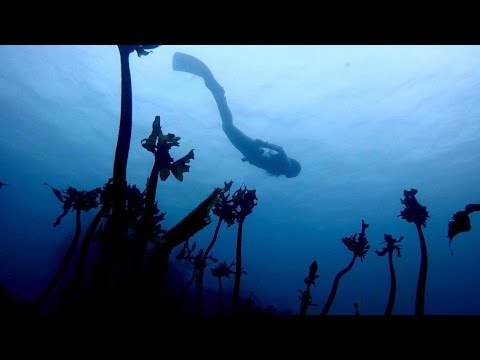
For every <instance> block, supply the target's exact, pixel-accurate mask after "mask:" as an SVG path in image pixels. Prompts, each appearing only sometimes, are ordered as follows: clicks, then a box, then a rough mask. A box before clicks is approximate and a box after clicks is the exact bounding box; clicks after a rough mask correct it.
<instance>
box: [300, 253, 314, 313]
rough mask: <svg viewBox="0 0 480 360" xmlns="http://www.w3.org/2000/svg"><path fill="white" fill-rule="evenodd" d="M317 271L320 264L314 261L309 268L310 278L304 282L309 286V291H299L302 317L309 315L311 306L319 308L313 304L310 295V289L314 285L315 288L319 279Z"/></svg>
mask: <svg viewBox="0 0 480 360" xmlns="http://www.w3.org/2000/svg"><path fill="white" fill-rule="evenodd" d="M317 271H318V264H317V262H316V261H314V262H312V264H311V265H310V267H309V272H308V276H307V277H306V278H305V280H303V282H304V283H305V285H307V289H306V290H304V291H302V290H298V291H299V292H300V316H305V315H307V311H308V307H309V306H318V305H317V304H313V303H312V295H311V294H310V287H311V286H312V285H313V286H315V280H316V279H318V275H317Z"/></svg>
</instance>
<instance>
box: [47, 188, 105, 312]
mask: <svg viewBox="0 0 480 360" xmlns="http://www.w3.org/2000/svg"><path fill="white" fill-rule="evenodd" d="M45 185H47V186H49V187H50V188H51V189H52V191H53V193H54V195H55V196H56V197H57V199H58V200H60V201H61V202H62V203H63V206H62V208H63V213H62V214H60V215H59V216H58V217H57V219H56V220H55V223H54V224H53V226H54V227H56V226H58V225H60V222H61V220H62V218H63V217H65V216H66V215H67V214H68V212H69V211H70V210H74V211H75V212H76V222H75V224H76V226H75V235H74V236H73V240H72V243H71V244H70V246H69V248H68V250H67V252H66V254H65V256H64V257H63V260H62V262H61V264H60V267H59V268H58V270H57V272H56V273H55V276H54V277H53V278H52V280H51V281H50V282H49V284H48V286H47V287H46V288H45V290H44V291H43V292H42V294H41V295H40V298H39V300H38V303H39V305H42V304H43V303H44V301H45V300H46V299H47V297H48V295H49V294H50V292H51V291H52V290H53V289H54V288H55V286H57V284H58V282H59V281H60V279H61V277H62V275H63V273H64V272H65V270H66V269H67V266H68V264H69V263H70V261H71V260H72V256H73V253H74V250H75V246H76V245H77V243H78V240H79V238H80V233H81V222H80V213H81V212H82V211H85V212H87V211H89V210H91V209H94V208H96V207H97V206H98V201H97V198H98V196H99V195H100V193H101V189H100V188H96V189H93V190H90V191H85V190H82V191H79V190H77V189H75V188H73V187H71V186H70V187H68V188H67V190H64V191H60V190H58V189H55V188H54V187H52V186H50V185H49V184H47V183H45Z"/></svg>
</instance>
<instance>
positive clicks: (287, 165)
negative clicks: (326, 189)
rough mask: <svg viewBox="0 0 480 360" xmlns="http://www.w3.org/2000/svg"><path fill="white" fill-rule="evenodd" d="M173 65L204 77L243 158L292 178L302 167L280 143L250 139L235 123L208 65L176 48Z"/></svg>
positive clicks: (225, 128)
mask: <svg viewBox="0 0 480 360" xmlns="http://www.w3.org/2000/svg"><path fill="white" fill-rule="evenodd" d="M172 68H173V70H175V71H184V72H188V73H191V74H194V75H197V76H200V77H202V78H203V80H204V81H205V85H206V86H207V88H208V89H209V90H210V91H211V92H212V94H213V97H214V98H215V101H216V102H217V107H218V110H219V112H220V117H221V118H222V128H223V131H224V132H225V135H227V137H228V139H229V140H230V142H231V143H232V144H233V145H234V146H235V147H236V148H237V149H238V150H239V151H240V152H241V153H242V154H243V156H244V158H242V161H244V162H245V161H248V162H249V163H250V164H252V165H254V166H257V167H259V168H261V169H264V170H265V171H267V173H269V174H270V175H275V176H280V175H285V177H287V178H293V177H295V176H297V175H298V174H299V173H300V171H301V169H302V167H301V165H300V163H299V162H298V161H297V160H295V159H292V158H289V157H288V156H287V154H286V153H285V150H284V149H283V148H282V147H281V146H279V145H275V144H271V143H268V142H266V141H263V140H259V139H252V138H251V137H249V136H247V135H245V134H244V133H243V132H241V131H240V130H239V129H238V128H237V127H235V125H234V124H233V117H232V112H231V111H230V109H229V107H228V104H227V99H226V98H225V90H224V89H223V87H222V86H221V85H220V84H219V83H218V82H217V81H216V80H215V78H214V76H213V74H212V72H211V71H210V69H209V68H208V67H207V65H205V64H204V63H203V62H202V61H200V60H199V59H197V58H195V57H193V56H191V55H187V54H184V53H179V52H176V53H175V54H174V55H173V62H172Z"/></svg>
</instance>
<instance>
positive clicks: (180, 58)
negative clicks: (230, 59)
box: [172, 52, 225, 93]
mask: <svg viewBox="0 0 480 360" xmlns="http://www.w3.org/2000/svg"><path fill="white" fill-rule="evenodd" d="M172 69H173V70H175V71H183V72H187V73H190V74H193V75H197V76H200V77H201V78H203V80H205V85H206V86H207V87H208V88H209V89H210V91H218V90H219V89H221V91H222V93H225V90H224V89H223V87H222V86H221V85H220V84H219V83H218V82H217V80H215V77H214V76H213V74H212V72H211V71H210V69H209V68H208V66H207V65H205V64H204V63H203V62H202V61H200V60H199V59H197V58H196V57H194V56H191V55H188V54H184V53H181V52H176V53H175V54H173V60H172Z"/></svg>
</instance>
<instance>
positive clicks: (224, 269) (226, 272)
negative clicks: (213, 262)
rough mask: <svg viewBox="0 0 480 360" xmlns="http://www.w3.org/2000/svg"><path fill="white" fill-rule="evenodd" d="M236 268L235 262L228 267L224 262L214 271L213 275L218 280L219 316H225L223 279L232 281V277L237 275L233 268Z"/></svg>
mask: <svg viewBox="0 0 480 360" xmlns="http://www.w3.org/2000/svg"><path fill="white" fill-rule="evenodd" d="M234 266H235V262H232V263H231V264H230V265H228V266H227V262H226V261H224V262H223V263H220V264H219V265H218V266H216V267H214V268H213V269H212V275H213V276H214V277H216V278H217V279H218V313H219V315H224V314H225V305H224V303H223V288H222V277H225V278H227V279H230V275H232V274H235V271H233V270H232V267H234Z"/></svg>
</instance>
